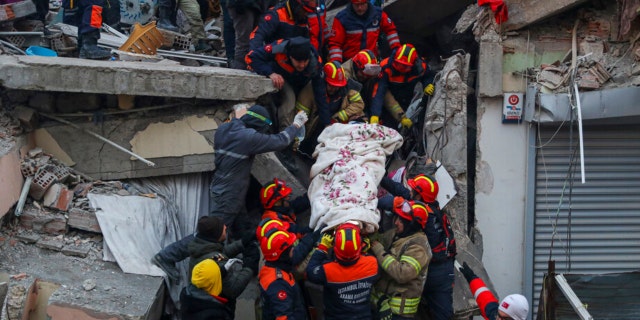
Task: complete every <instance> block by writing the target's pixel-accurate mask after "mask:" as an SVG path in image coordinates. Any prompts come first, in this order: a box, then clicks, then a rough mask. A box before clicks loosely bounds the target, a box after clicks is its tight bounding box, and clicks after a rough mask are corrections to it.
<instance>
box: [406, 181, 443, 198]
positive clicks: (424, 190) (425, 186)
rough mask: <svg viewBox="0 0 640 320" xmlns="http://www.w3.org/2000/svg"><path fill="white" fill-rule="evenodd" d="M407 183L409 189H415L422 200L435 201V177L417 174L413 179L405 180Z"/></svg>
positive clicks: (436, 194)
mask: <svg viewBox="0 0 640 320" xmlns="http://www.w3.org/2000/svg"><path fill="white" fill-rule="evenodd" d="M407 184H408V185H409V187H411V189H413V190H415V191H416V192H418V194H420V196H421V197H422V201H424V202H434V201H436V196H438V191H439V190H440V188H438V182H437V181H436V179H434V178H432V177H430V176H427V175H424V174H419V175H417V176H415V177H414V178H413V179H409V180H407Z"/></svg>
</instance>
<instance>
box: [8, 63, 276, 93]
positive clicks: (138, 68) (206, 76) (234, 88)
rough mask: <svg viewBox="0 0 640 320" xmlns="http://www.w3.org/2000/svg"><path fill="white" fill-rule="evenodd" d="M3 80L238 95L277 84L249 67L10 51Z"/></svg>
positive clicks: (13, 85)
mask: <svg viewBox="0 0 640 320" xmlns="http://www.w3.org/2000/svg"><path fill="white" fill-rule="evenodd" d="M61 79H64V80H65V81H60V80H61ZM0 82H1V83H2V85H3V86H4V87H6V88H9V89H23V90H25V89H26V90H30V89H37V90H42V91H66V92H86V93H106V94H129V95H145V96H156V97H176V98H177V97H180V98H199V99H217V100H234V101H247V100H255V99H256V98H257V97H259V96H261V95H263V94H265V93H268V92H272V91H274V90H275V88H274V87H273V84H272V83H271V80H269V78H266V77H263V76H259V75H256V74H253V73H251V72H249V71H243V70H235V69H227V68H218V67H185V66H173V65H164V64H163V65H157V64H152V63H144V62H122V61H92V60H86V59H75V58H55V57H38V56H9V55H2V56H0Z"/></svg>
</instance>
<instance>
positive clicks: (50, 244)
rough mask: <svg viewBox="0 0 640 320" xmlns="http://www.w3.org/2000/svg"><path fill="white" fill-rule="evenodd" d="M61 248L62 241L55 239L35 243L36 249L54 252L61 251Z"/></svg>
mask: <svg viewBox="0 0 640 320" xmlns="http://www.w3.org/2000/svg"><path fill="white" fill-rule="evenodd" d="M63 246H64V244H63V243H62V241H60V240H56V239H40V241H38V242H36V247H38V248H43V249H49V250H54V251H60V250H62V247H63Z"/></svg>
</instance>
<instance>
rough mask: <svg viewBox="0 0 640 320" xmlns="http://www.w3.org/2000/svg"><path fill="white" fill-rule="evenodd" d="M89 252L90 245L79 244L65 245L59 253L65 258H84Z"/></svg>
mask: <svg viewBox="0 0 640 320" xmlns="http://www.w3.org/2000/svg"><path fill="white" fill-rule="evenodd" d="M89 250H91V245H89V244H80V245H66V246H64V247H62V250H60V251H61V252H62V253H63V254H65V255H67V256H74V257H80V258H86V257H87V255H89Z"/></svg>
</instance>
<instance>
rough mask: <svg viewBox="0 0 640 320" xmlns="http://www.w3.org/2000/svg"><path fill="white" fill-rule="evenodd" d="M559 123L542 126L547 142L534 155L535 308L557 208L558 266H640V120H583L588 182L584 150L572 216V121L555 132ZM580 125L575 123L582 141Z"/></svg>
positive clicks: (584, 269)
mask: <svg viewBox="0 0 640 320" xmlns="http://www.w3.org/2000/svg"><path fill="white" fill-rule="evenodd" d="M556 130H557V126H554V127H551V126H546V127H543V128H542V129H540V136H541V139H540V140H538V141H536V145H538V146H540V144H542V148H537V152H536V156H535V157H536V165H535V168H536V169H535V172H536V177H535V187H534V189H535V208H534V218H533V220H534V227H533V239H534V241H533V242H534V243H533V253H532V254H533V262H534V265H533V279H532V280H533V281H532V282H533V300H534V301H533V312H534V314H535V313H536V311H537V308H538V298H539V296H540V290H541V287H542V278H543V275H544V273H545V272H546V271H547V261H548V260H549V252H550V248H551V239H552V234H553V232H554V225H556V215H557V214H558V219H557V227H556V230H555V232H556V236H555V238H554V242H553V248H554V249H553V254H552V256H551V259H552V260H555V261H556V272H558V273H561V272H572V273H608V272H621V271H631V270H638V269H640V127H639V126H625V125H619V126H592V127H588V126H585V128H584V136H585V141H584V153H585V176H586V183H585V184H584V185H583V184H581V182H580V179H581V177H580V167H579V166H580V157H579V154H578V153H576V154H575V161H574V164H575V174H574V176H573V191H572V199H571V208H572V210H571V217H570V219H569V217H568V214H569V192H570V186H569V184H568V181H567V183H566V184H565V179H566V177H567V173H568V172H569V170H570V159H571V152H572V150H570V149H569V143H570V142H569V137H570V134H569V129H568V128H566V126H565V127H564V128H562V129H561V130H560V131H558V133H557V134H555V132H556ZM577 132H578V130H577V129H574V132H573V133H574V138H573V143H574V144H576V145H577V143H578V134H577ZM554 134H555V136H554ZM563 189H564V198H563V200H562V204H560V202H561V195H562V193H563ZM558 208H560V209H559V212H558ZM569 220H570V221H571V224H570V225H569ZM568 235H570V237H568ZM529 261H531V260H529ZM569 268H570V269H569ZM529 283H531V282H529Z"/></svg>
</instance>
